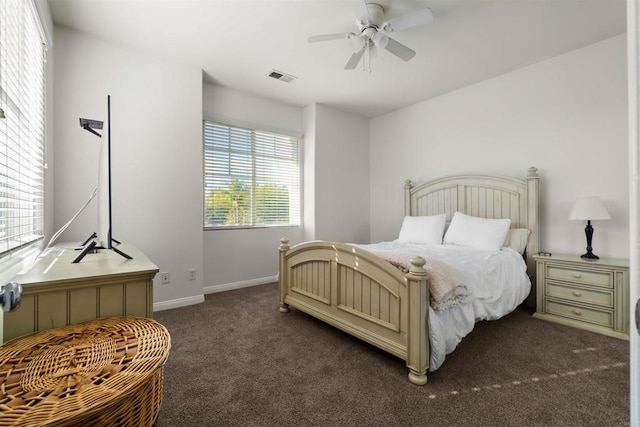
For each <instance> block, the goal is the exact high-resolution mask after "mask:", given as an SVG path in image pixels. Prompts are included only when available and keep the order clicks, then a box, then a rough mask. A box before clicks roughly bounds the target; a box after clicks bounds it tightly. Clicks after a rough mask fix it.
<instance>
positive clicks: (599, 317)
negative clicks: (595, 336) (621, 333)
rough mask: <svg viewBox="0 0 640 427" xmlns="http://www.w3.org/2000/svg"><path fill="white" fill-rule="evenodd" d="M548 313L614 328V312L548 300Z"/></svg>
mask: <svg viewBox="0 0 640 427" xmlns="http://www.w3.org/2000/svg"><path fill="white" fill-rule="evenodd" d="M547 313H549V314H555V315H557V316H563V317H567V318H570V319H576V320H580V321H582V322H589V323H594V324H596V325H602V326H606V327H609V328H613V313H612V312H609V311H600V310H594V309H591V308H584V307H577V306H574V305H570V304H564V303H560V302H556V301H547Z"/></svg>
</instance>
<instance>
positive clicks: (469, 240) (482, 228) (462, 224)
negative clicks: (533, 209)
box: [442, 212, 511, 251]
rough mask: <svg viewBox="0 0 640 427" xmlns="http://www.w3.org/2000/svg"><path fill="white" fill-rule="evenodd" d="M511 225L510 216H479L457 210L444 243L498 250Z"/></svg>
mask: <svg viewBox="0 0 640 427" xmlns="http://www.w3.org/2000/svg"><path fill="white" fill-rule="evenodd" d="M510 225H511V220H510V219H508V218H506V219H489V218H478V217H475V216H470V215H465V214H463V213H461V212H456V213H454V214H453V218H451V223H450V224H449V228H448V229H447V233H446V234H445V235H444V240H443V242H442V243H444V244H449V245H458V246H467V247H470V248H475V249H482V250H485V251H497V250H500V248H501V247H502V244H503V243H504V239H505V238H506V237H507V232H508V231H509V226H510Z"/></svg>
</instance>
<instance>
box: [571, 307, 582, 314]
mask: <svg viewBox="0 0 640 427" xmlns="http://www.w3.org/2000/svg"><path fill="white" fill-rule="evenodd" d="M573 314H575V315H576V316H582V311H581V310H578V309H577V308H574V309H573Z"/></svg>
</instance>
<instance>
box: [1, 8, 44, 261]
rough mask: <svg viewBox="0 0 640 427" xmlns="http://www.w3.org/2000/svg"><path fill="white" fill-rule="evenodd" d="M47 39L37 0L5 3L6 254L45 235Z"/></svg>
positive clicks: (3, 232) (3, 168)
mask: <svg viewBox="0 0 640 427" xmlns="http://www.w3.org/2000/svg"><path fill="white" fill-rule="evenodd" d="M43 41H44V40H43V36H42V32H41V28H40V22H39V20H38V16H37V12H36V10H35V7H34V5H33V3H32V2H31V1H25V0H2V1H1V2H0V108H1V109H2V112H3V113H0V256H3V255H7V254H9V253H10V252H12V251H13V250H15V249H18V248H21V247H23V246H25V245H27V244H29V243H31V242H34V241H36V240H39V239H41V238H43V237H44V162H45V145H44V90H45V86H44V55H45V46H44V44H43ZM2 114H4V118H2Z"/></svg>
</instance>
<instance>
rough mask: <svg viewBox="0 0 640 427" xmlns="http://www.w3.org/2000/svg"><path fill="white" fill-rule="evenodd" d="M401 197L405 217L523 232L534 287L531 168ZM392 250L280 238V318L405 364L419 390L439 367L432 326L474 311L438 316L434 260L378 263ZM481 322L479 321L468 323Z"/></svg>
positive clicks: (535, 212)
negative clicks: (333, 331)
mask: <svg viewBox="0 0 640 427" xmlns="http://www.w3.org/2000/svg"><path fill="white" fill-rule="evenodd" d="M404 189H405V207H404V210H405V215H406V216H409V217H429V218H435V217H440V216H443V217H444V218H445V220H446V223H447V224H450V223H451V220H452V219H454V218H455V217H456V216H460V217H464V216H465V215H467V216H470V217H473V218H485V219H502V220H508V222H509V224H508V227H509V228H510V229H511V230H522V229H526V230H528V232H527V233H528V238H527V239H526V250H523V251H520V253H518V256H519V257H520V263H521V264H522V265H523V270H524V272H523V273H522V274H524V275H525V276H526V279H527V282H529V287H530V286H531V283H535V280H534V274H535V262H534V260H533V258H532V256H533V255H535V254H537V253H538V251H539V177H538V172H537V169H536V168H535V167H531V168H529V169H528V171H527V174H526V177H525V178H524V179H516V178H508V177H502V176H489V175H456V176H448V177H444V178H440V179H436V180H433V181H429V182H426V183H423V184H421V185H415V186H414V185H413V183H412V182H411V181H410V180H407V181H406V182H405V186H404ZM405 219H406V218H405ZM423 219H426V218H423ZM479 221H481V220H479ZM403 227H404V225H403ZM449 228H451V226H449ZM401 234H402V230H401ZM394 245H395V243H386V244H382V246H377V245H354V244H347V243H341V242H331V241H311V242H304V243H300V244H297V245H295V246H290V245H289V239H288V238H286V237H284V238H282V239H281V240H280V248H279V252H280V257H279V287H280V311H281V312H283V313H285V312H288V311H289V307H293V308H296V309H298V310H300V311H302V312H305V313H307V314H309V315H311V316H314V317H316V318H318V319H320V320H322V321H324V322H326V323H328V324H330V325H332V326H335V327H337V328H339V329H341V330H343V331H345V332H347V333H349V334H351V335H353V336H355V337H357V338H359V339H362V340H364V341H366V342H368V343H370V344H372V345H374V346H376V347H378V348H380V349H382V350H384V351H387V352H389V353H391V354H393V355H395V356H397V357H399V358H401V359H403V360H405V361H406V365H407V368H408V369H409V374H408V377H409V381H411V382H412V383H414V384H417V385H424V384H426V382H427V372H428V371H429V370H434V369H437V367H438V366H439V364H441V362H442V360H438V361H436V362H434V359H433V358H432V355H433V354H435V353H436V349H435V348H434V349H432V348H431V342H438V340H440V341H442V339H440V337H438V336H437V333H439V332H438V331H435V329H437V328H436V327H435V326H436V325H440V326H442V325H443V324H444V325H446V322H449V321H451V319H449V318H454V317H456V316H455V315H452V313H453V311H450V310H453V309H460V306H462V307H465V306H466V305H470V304H472V303H471V302H469V303H466V302H464V300H463V302H462V303H461V304H458V305H457V308H456V307H452V308H451V309H445V310H442V311H439V312H437V313H436V312H435V311H434V309H433V307H432V305H431V304H430V299H431V296H430V290H429V285H430V283H429V282H430V281H432V278H431V277H430V273H429V272H428V271H433V270H432V269H430V268H429V266H430V264H429V263H430V260H429V259H430V257H431V256H430V255H427V256H426V257H425V256H421V255H420V254H421V253H422V252H420V251H421V250H422V249H416V250H415V251H407V252H406V253H403V254H402V256H403V257H404V259H405V262H404V268H402V267H403V265H400V264H402V263H393V262H390V261H392V260H390V259H388V257H385V256H382V253H383V252H389V251H393V250H394ZM509 251H511V252H513V251H512V250H510V249H504V250H500V252H504V253H508V254H510V252H509ZM514 253H515V252H514ZM510 255H511V256H512V255H513V254H510ZM478 264H482V263H478ZM399 267H400V268H399ZM432 284H433V283H432ZM526 291H527V292H528V288H527V289H526ZM521 292H522V291H521ZM525 297H526V295H525ZM520 302H521V301H519V302H517V304H519V303H520ZM512 303H513V301H512ZM511 305H513V304H511ZM513 308H515V307H506V308H501V312H500V313H497V314H496V313H493V315H491V316H487V317H485V318H486V319H493V318H496V317H499V316H500V315H502V314H504V313H505V311H506V312H509V311H511V310H512V309H513ZM467 309H471V308H470V306H469V307H467ZM443 313H444V314H443ZM454 314H455V313H454ZM476 314H477V313H476ZM430 316H431V318H430ZM468 316H469V315H467V317H468ZM472 316H474V317H476V315H475V314H472ZM481 319H482V317H481V316H480V318H472V319H471V321H472V322H475V321H478V320H481ZM472 328H473V325H471V329H472ZM467 329H468V328H467ZM468 332H469V331H463V332H461V334H459V335H465V334H466V333H468ZM458 338H460V337H458ZM453 344H454V345H453V347H455V345H457V343H455V342H454V343H453ZM438 351H439V352H442V351H443V350H442V349H439V350H438ZM449 351H451V349H446V350H445V352H449ZM434 365H438V366H434Z"/></svg>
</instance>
